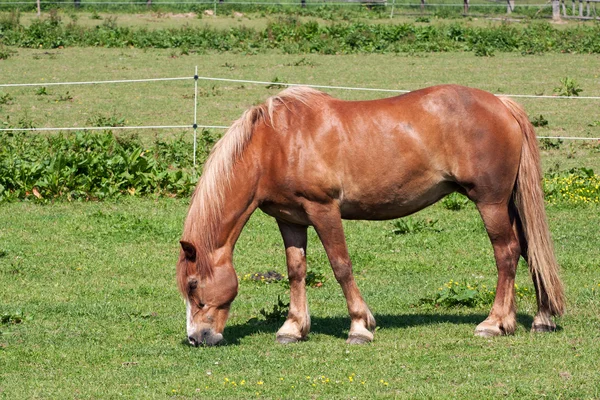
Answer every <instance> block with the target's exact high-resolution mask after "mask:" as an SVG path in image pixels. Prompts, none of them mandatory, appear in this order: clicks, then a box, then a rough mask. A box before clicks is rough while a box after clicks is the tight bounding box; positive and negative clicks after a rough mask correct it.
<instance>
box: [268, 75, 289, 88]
mask: <svg viewBox="0 0 600 400" xmlns="http://www.w3.org/2000/svg"><path fill="white" fill-rule="evenodd" d="M271 82H272V83H271V84H269V85H267V86H266V88H267V89H283V88H284V87H286V86H285V85H281V84H279V83H278V82H281V81H280V80H279V78H278V77H277V76H276V77H275V78H273V79H271Z"/></svg>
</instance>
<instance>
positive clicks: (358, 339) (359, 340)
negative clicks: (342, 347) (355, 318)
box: [346, 334, 373, 344]
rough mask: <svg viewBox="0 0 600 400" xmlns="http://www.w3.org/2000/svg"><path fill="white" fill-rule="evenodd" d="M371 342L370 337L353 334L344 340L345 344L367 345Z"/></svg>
mask: <svg viewBox="0 0 600 400" xmlns="http://www.w3.org/2000/svg"><path fill="white" fill-rule="evenodd" d="M372 341H373V338H372V337H368V336H364V335H358V334H353V335H349V336H348V340H346V343H347V344H367V343H371V342H372Z"/></svg>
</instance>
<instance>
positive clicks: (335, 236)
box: [305, 203, 375, 344]
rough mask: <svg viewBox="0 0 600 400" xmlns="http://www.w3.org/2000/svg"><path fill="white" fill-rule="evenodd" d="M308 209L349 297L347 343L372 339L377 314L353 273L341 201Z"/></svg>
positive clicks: (341, 284) (306, 206)
mask: <svg viewBox="0 0 600 400" xmlns="http://www.w3.org/2000/svg"><path fill="white" fill-rule="evenodd" d="M305 209H306V212H307V214H308V215H309V218H310V221H311V223H312V224H313V226H314V227H315V230H316V231H317V234H318V235H319V238H320V239H321V242H322V243H323V246H324V247H325V252H326V253H327V257H328V258H329V262H330V263H331V267H332V268H333V274H334V275H335V278H336V280H337V281H338V283H339V284H340V286H341V287H342V291H343V292H344V296H345V297H346V302H347V305H348V313H349V314H350V319H351V322H350V333H349V334H348V340H347V341H346V343H350V344H363V343H368V342H371V341H372V340H373V331H374V330H375V318H373V315H372V314H371V311H370V310H369V307H367V304H366V303H365V301H364V300H363V298H362V296H361V294H360V291H359V289H358V286H357V285H356V281H355V280H354V276H353V275H352V262H351V261H350V255H349V254H348V248H347V246H346V238H345V236H344V228H343V225H342V218H341V215H340V210H339V207H338V206H337V204H316V203H311V204H310V205H305Z"/></svg>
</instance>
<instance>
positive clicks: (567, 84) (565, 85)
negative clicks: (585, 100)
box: [554, 76, 583, 96]
mask: <svg viewBox="0 0 600 400" xmlns="http://www.w3.org/2000/svg"><path fill="white" fill-rule="evenodd" d="M582 91H583V89H581V87H580V86H579V84H578V83H577V82H576V81H575V79H573V78H570V77H568V76H567V77H564V78H563V79H561V80H560V86H557V87H555V88H554V93H556V95H557V96H579V93H581V92H582Z"/></svg>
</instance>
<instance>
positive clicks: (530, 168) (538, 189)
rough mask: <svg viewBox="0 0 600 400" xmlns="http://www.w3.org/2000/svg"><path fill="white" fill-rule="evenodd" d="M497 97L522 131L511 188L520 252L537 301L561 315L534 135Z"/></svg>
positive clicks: (518, 111) (521, 114) (518, 112)
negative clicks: (521, 237)
mask: <svg viewBox="0 0 600 400" xmlns="http://www.w3.org/2000/svg"><path fill="white" fill-rule="evenodd" d="M500 100H501V101H502V102H503V103H504V105H505V106H506V107H507V108H508V109H509V110H510V112H511V113H512V115H513V116H514V117H515V119H516V120H517V122H518V123H519V125H520V126H521V131H522V132H523V147H522V149H521V162H520V164H519V172H518V174H517V182H516V186H515V189H514V190H513V198H514V201H515V203H516V206H517V210H518V213H519V217H520V220H521V224H522V230H523V232H522V233H523V234H524V236H525V242H526V245H525V246H524V247H525V248H526V249H523V251H524V253H523V254H525V255H526V259H527V263H528V264H529V271H530V273H531V277H532V279H533V280H534V282H535V283H536V285H537V288H538V290H537V292H538V302H540V303H547V306H548V308H549V311H550V312H551V313H552V314H553V315H561V314H562V313H563V312H564V309H565V295H564V289H563V285H562V282H561V280H560V277H559V266H558V262H557V261H556V257H555V255H554V247H553V245H552V240H551V238H550V230H549V228H548V222H547V220H546V211H545V208H544V194H543V190H542V185H541V182H542V170H541V166H540V151H539V148H538V144H537V138H536V135H535V131H534V129H533V125H532V124H531V122H530V121H529V118H528V117H527V114H526V113H525V111H524V110H523V108H522V107H521V106H520V105H519V104H517V103H516V102H515V101H513V100H511V99H509V98H507V97H500ZM522 247H523V246H522ZM544 294H545V295H546V296H547V298H545V296H544Z"/></svg>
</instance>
